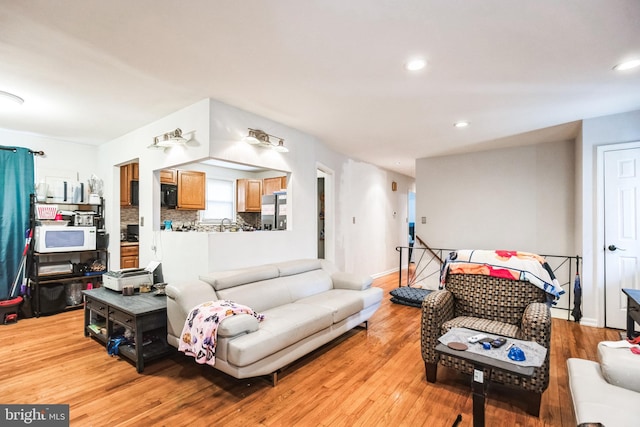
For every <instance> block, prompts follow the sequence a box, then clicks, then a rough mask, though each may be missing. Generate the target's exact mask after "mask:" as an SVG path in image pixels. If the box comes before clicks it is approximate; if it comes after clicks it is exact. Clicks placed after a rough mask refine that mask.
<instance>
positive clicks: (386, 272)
mask: <svg viewBox="0 0 640 427" xmlns="http://www.w3.org/2000/svg"><path fill="white" fill-rule="evenodd" d="M397 272H398V268H392V269H391V270H387V271H383V272H382V273H375V274H372V275H371V277H373V278H374V279H377V278H379V277H382V276H386V275H387V274H391V273H397Z"/></svg>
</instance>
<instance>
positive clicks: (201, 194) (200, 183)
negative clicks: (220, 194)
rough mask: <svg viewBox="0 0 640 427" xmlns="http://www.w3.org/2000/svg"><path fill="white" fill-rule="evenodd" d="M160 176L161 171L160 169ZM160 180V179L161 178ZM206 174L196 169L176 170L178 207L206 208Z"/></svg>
mask: <svg viewBox="0 0 640 427" xmlns="http://www.w3.org/2000/svg"><path fill="white" fill-rule="evenodd" d="M161 177H162V171H161ZM161 182H162V180H161ZM206 183H207V175H206V174H205V173H204V172H198V171H183V170H179V171H177V185H178V206H177V208H178V209H190V210H204V209H206V201H205V194H206Z"/></svg>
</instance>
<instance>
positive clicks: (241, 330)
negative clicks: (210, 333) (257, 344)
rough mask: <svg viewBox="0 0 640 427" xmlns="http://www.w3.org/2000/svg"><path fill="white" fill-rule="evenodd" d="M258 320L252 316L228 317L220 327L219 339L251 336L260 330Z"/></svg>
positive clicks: (238, 315) (237, 315)
mask: <svg viewBox="0 0 640 427" xmlns="http://www.w3.org/2000/svg"><path fill="white" fill-rule="evenodd" d="M258 323H259V322H258V319H257V318H256V317H255V316H252V315H250V314H236V315H235V316H231V317H227V318H226V319H224V320H223V321H222V322H220V326H219V327H218V336H219V337H234V336H236V335H244V334H250V333H251V332H255V331H257V330H258Z"/></svg>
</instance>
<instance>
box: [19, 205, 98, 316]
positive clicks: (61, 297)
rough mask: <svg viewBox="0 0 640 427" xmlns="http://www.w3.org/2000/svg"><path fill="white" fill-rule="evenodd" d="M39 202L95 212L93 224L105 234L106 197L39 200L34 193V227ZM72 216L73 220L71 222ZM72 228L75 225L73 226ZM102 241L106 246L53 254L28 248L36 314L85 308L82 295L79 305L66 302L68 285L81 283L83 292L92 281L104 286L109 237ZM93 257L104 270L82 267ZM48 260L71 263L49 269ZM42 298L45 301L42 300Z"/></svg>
mask: <svg viewBox="0 0 640 427" xmlns="http://www.w3.org/2000/svg"><path fill="white" fill-rule="evenodd" d="M36 204H54V205H58V206H59V207H61V208H62V209H66V210H74V211H76V210H77V211H83V210H85V211H86V210H92V211H95V213H96V215H95V217H94V224H95V226H96V229H97V231H98V233H99V234H102V235H103V236H106V233H105V230H104V200H103V199H102V198H100V203H92V204H88V203H41V202H36V197H35V194H32V195H31V208H30V227H31V229H32V230H35V227H36V226H37V225H38V219H37V216H36ZM72 220H73V219H71V221H72ZM70 227H72V225H70ZM104 239H105V241H104V242H102V246H104V247H103V248H96V249H92V250H83V251H66V252H53V253H39V252H36V251H35V249H34V244H33V242H32V244H31V245H30V247H29V251H28V263H27V276H28V278H29V290H30V293H31V296H32V302H33V303H32V310H33V314H34V315H35V316H36V317H39V316H40V315H42V314H55V313H57V312H62V311H65V310H68V309H74V308H81V307H83V303H82V297H80V298H79V301H78V303H77V304H68V303H67V301H66V295H65V289H64V288H65V287H66V286H68V285H69V284H71V283H79V284H80V285H81V289H80V291H83V290H86V289H87V285H88V284H89V283H91V284H92V287H100V286H101V285H102V275H103V274H104V273H106V272H107V271H108V262H109V253H108V250H107V248H106V244H107V242H106V237H104ZM93 260H97V261H99V262H100V263H101V264H102V265H103V266H104V269H103V270H102V271H99V272H96V271H87V270H86V269H84V268H81V266H83V265H87V264H90V263H91V262H92V261H93ZM45 263H59V264H61V265H62V264H66V263H68V264H69V268H68V269H64V271H53V272H46V268H43V267H45V266H46V264H45ZM43 297H44V298H45V301H43Z"/></svg>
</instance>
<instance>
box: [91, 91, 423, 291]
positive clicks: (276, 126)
mask: <svg viewBox="0 0 640 427" xmlns="http://www.w3.org/2000/svg"><path fill="white" fill-rule="evenodd" d="M176 127H180V128H181V129H182V130H183V133H184V134H185V135H187V136H189V135H190V136H192V138H193V140H192V141H191V142H190V143H189V145H188V146H187V147H186V148H184V149H176V148H173V149H170V150H166V151H162V150H151V149H147V146H148V145H149V144H151V142H152V139H153V137H154V136H157V135H160V134H162V133H164V132H168V131H170V130H173V129H175V128H176ZM247 128H258V129H262V130H264V131H266V132H267V133H269V134H272V135H277V136H279V137H282V138H284V139H285V145H286V146H287V147H288V148H289V150H290V152H289V153H286V154H281V153H277V152H275V151H272V150H264V149H260V148H256V147H253V146H250V145H248V144H245V143H243V142H241V139H242V137H243V136H245V135H246V133H247ZM98 151H99V157H100V164H101V168H100V171H101V173H103V174H104V175H105V176H106V177H107V179H106V180H105V186H106V192H105V193H106V197H107V201H108V204H109V205H108V209H107V216H108V219H107V228H108V229H109V230H111V229H113V230H117V229H118V227H119V223H118V221H119V217H120V206H119V179H120V178H119V170H118V168H117V166H119V165H120V164H123V163H127V162H129V161H131V160H133V159H139V171H140V172H139V173H140V177H139V182H140V184H139V188H140V198H139V210H140V216H141V217H142V218H144V225H143V226H141V227H140V264H141V265H146V264H147V263H148V262H149V261H151V260H160V261H162V263H163V272H164V274H165V279H166V280H167V281H176V280H185V279H191V278H194V277H197V276H198V275H199V274H202V273H205V272H207V271H211V270H222V269H228V268H240V267H245V266H249V265H257V264H261V263H265V262H275V261H283V260H289V259H294V258H315V257H316V252H317V231H316V229H317V221H316V216H317V207H316V185H317V180H316V168H317V164H318V163H321V164H323V165H325V166H326V167H328V168H330V169H331V170H333V171H335V183H336V185H335V187H336V188H335V191H336V212H335V219H336V230H335V231H336V232H335V235H336V248H335V250H334V251H332V253H334V254H335V255H334V256H335V258H334V259H333V261H334V262H335V263H336V264H337V265H338V266H339V267H340V268H347V269H348V270H349V271H352V272H357V273H365V274H376V273H380V272H385V271H390V270H393V269H394V268H397V253H396V252H395V249H394V248H395V246H398V245H406V240H407V231H406V225H405V226H401V225H402V224H403V223H404V221H405V218H406V215H407V214H406V204H407V201H406V192H407V188H408V187H409V186H411V185H413V180H412V179H411V178H409V177H404V176H401V175H398V174H393V173H390V172H388V171H384V170H382V169H380V168H377V167H375V166H372V165H367V164H364V163H359V162H356V161H354V160H352V159H349V158H347V157H346V156H344V155H342V154H340V153H337V152H335V151H332V150H330V149H329V148H328V147H327V146H325V145H324V144H323V143H322V142H320V141H319V140H317V139H316V138H315V137H313V136H311V135H307V134H305V133H303V132H300V131H298V130H296V129H293V128H290V127H288V126H285V125H282V124H280V123H277V122H274V121H271V120H268V119H266V118H264V117H261V116H258V115H255V114H252V113H249V112H247V111H243V110H240V109H237V108H235V107H232V106H229V105H226V104H223V103H221V102H218V101H214V100H209V99H206V100H203V101H200V102H198V103H196V104H194V105H192V106H189V107H186V108H185V109H183V110H180V111H177V112H176V113H174V114H171V115H170V116H167V117H166V118H163V119H161V120H158V121H157V122H154V123H151V124H149V125H147V126H145V127H143V128H140V129H138V130H136V131H134V132H131V133H130V134H127V135H124V136H122V137H120V138H118V139H116V140H114V141H111V142H109V143H107V144H104V145H102V146H100V147H99V149H98ZM205 158H216V159H221V160H228V161H233V162H237V163H244V164H251V165H258V166H263V167H266V168H270V169H275V170H280V171H286V172H291V179H290V183H289V188H288V190H289V199H288V201H289V203H290V206H288V210H289V212H290V214H291V215H290V220H289V228H290V229H289V230H287V231H280V232H275V231H274V232H254V233H213V234H204V233H202V234H203V235H200V236H193V235H187V234H188V233H187V234H180V233H173V234H171V235H169V234H170V233H161V232H160V231H159V190H158V188H159V185H158V182H159V181H158V176H157V172H156V173H154V171H157V170H159V169H162V168H168V167H179V166H180V165H184V164H188V163H192V162H196V161H200V160H202V159H205ZM392 179H393V180H396V181H397V182H398V183H399V189H400V190H399V191H398V192H395V193H393V194H391V180H392ZM393 211H396V217H395V218H393V217H392V212H393ZM353 216H356V217H357V218H358V220H359V221H358V222H357V224H356V225H357V226H356V227H353V224H351V217H353ZM345 218H348V221H349V222H348V223H346V222H345ZM360 219H361V221H360ZM119 251H120V248H119V245H118V244H117V242H113V241H112V242H111V245H110V252H111V261H112V262H117V260H118V259H119ZM203 259H207V260H208V262H207V263H203V262H202V260H203ZM194 260H195V261H194ZM112 265H116V264H112Z"/></svg>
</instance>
